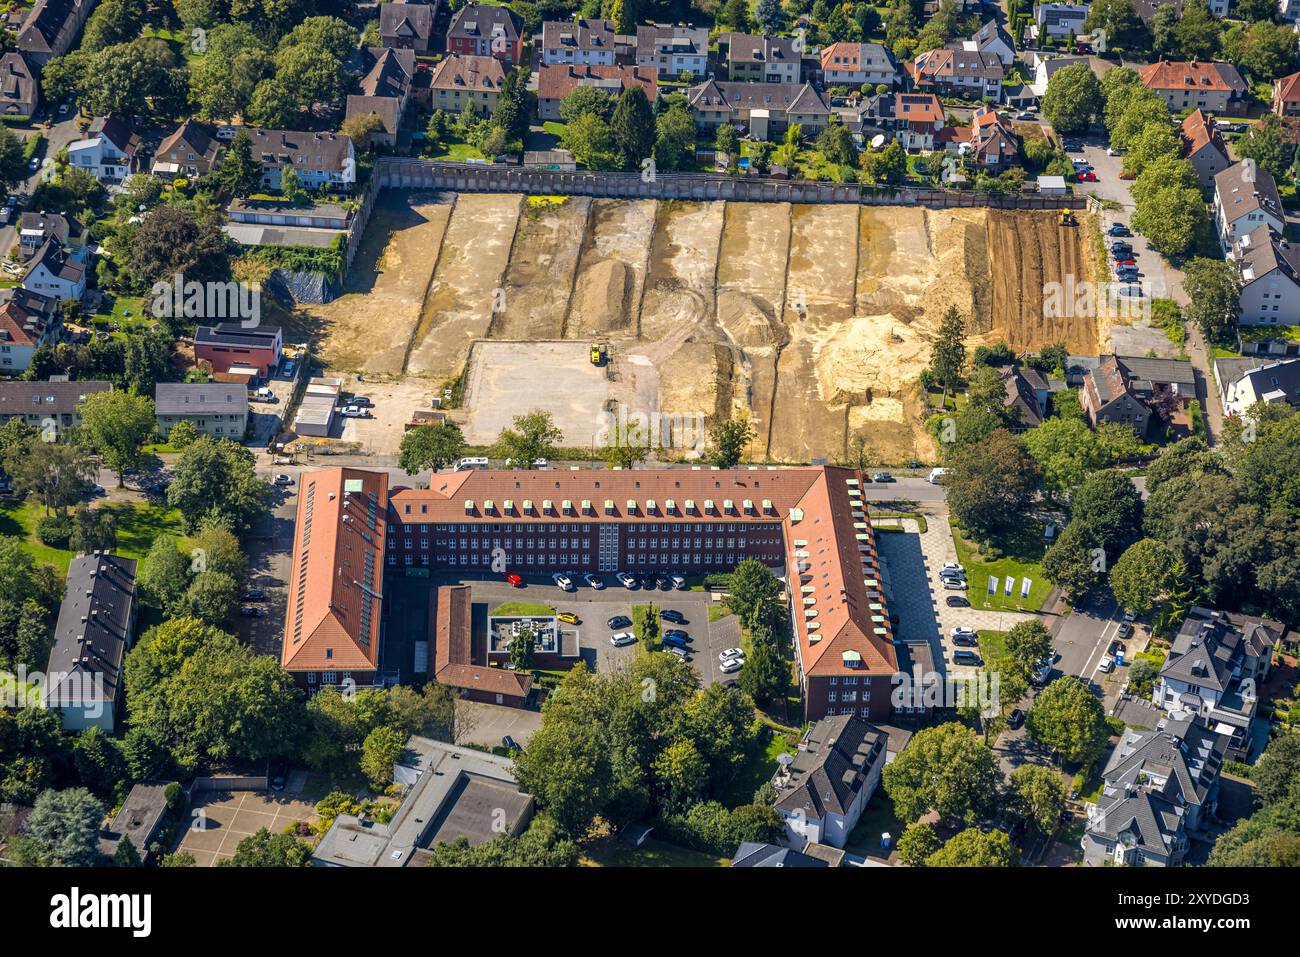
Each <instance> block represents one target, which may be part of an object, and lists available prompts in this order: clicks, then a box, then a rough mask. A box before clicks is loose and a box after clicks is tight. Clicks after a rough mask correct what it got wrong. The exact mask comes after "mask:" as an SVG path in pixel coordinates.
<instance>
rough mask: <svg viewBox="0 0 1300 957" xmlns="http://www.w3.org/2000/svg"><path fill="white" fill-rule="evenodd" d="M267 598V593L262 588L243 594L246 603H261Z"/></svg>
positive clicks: (249, 590)
mask: <svg viewBox="0 0 1300 957" xmlns="http://www.w3.org/2000/svg"><path fill="white" fill-rule="evenodd" d="M265 597H266V592H264V591H262V589H260V588H250V589H248V591H246V592H244V594H243V599H244V601H261V600H262V599H263V598H265Z"/></svg>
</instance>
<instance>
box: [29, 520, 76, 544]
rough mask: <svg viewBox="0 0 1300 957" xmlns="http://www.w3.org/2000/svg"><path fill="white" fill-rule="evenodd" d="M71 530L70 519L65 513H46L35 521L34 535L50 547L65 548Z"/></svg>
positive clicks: (69, 538)
mask: <svg viewBox="0 0 1300 957" xmlns="http://www.w3.org/2000/svg"><path fill="white" fill-rule="evenodd" d="M72 532H73V526H72V519H71V518H69V517H68V516H67V515H46V516H45V517H44V518H42V519H41V520H40V521H38V522H37V523H36V537H37V538H38V539H40V541H41V544H42V545H48V546H49V547H50V548H67V547H68V543H69V542H70V541H71V540H72Z"/></svg>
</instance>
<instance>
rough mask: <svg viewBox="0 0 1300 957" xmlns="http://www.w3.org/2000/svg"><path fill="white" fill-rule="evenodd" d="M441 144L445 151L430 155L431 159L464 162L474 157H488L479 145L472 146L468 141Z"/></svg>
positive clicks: (478, 158)
mask: <svg viewBox="0 0 1300 957" xmlns="http://www.w3.org/2000/svg"><path fill="white" fill-rule="evenodd" d="M441 145H442V148H443V152H441V153H437V154H436V155H434V156H432V157H430V158H431V159H436V160H447V161H448V162H452V163H464V162H465V161H467V160H472V159H473V160H481V159H487V157H485V156H484V155H483V153H482V152H481V151H480V150H479V148H478V147H477V146H471V145H470V144H468V143H445V144H441Z"/></svg>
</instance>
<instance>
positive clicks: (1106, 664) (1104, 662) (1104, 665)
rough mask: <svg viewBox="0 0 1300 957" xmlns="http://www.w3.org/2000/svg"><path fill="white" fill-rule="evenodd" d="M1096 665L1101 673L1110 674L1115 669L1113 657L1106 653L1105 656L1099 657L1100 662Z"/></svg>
mask: <svg viewBox="0 0 1300 957" xmlns="http://www.w3.org/2000/svg"><path fill="white" fill-rule="evenodd" d="M1097 667H1098V668H1100V669H1101V671H1102V673H1103V674H1110V673H1111V672H1112V671H1114V670H1115V659H1114V658H1112V657H1111V656H1110V655H1106V657H1104V658H1102V659H1101V664H1100V665H1098V666H1097Z"/></svg>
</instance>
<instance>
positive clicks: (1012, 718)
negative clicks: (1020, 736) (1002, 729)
mask: <svg viewBox="0 0 1300 957" xmlns="http://www.w3.org/2000/svg"><path fill="white" fill-rule="evenodd" d="M1024 723H1025V713H1024V712H1023V711H1021V710H1020V709H1019V708H1016V710H1014V711H1012V712H1011V713H1010V714H1009V715H1007V727H1009V728H1012V729H1015V728H1018V727H1020V726H1021V725H1022V724H1024Z"/></svg>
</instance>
